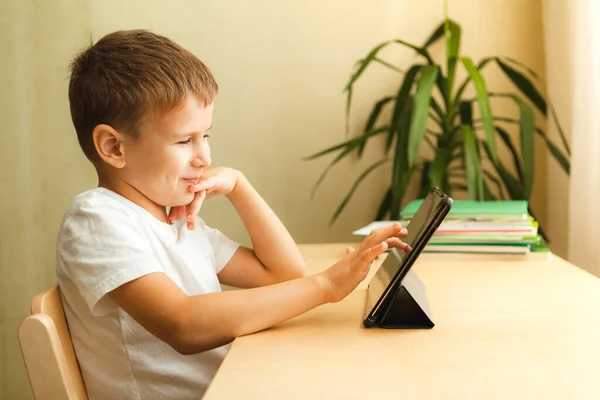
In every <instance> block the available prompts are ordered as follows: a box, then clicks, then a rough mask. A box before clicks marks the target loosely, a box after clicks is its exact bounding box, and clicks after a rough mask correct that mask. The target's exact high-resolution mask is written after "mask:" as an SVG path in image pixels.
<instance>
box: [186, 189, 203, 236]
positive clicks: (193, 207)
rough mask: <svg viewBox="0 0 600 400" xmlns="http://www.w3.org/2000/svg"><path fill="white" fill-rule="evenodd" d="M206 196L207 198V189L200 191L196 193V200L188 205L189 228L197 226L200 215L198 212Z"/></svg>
mask: <svg viewBox="0 0 600 400" xmlns="http://www.w3.org/2000/svg"><path fill="white" fill-rule="evenodd" d="M205 198H206V191H205V190H203V191H202V192H200V193H196V196H194V200H192V202H191V203H190V204H189V205H188V207H187V211H188V214H187V225H188V229H194V228H195V227H196V215H198V212H199V211H200V208H201V207H202V203H203V202H204V199H205Z"/></svg>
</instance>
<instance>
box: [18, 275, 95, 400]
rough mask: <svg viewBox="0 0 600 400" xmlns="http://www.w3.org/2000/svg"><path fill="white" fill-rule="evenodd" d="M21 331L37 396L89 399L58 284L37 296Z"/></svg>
mask: <svg viewBox="0 0 600 400" xmlns="http://www.w3.org/2000/svg"><path fill="white" fill-rule="evenodd" d="M18 334H19V344H20V346H21V353H22V354H23V359H24V361H25V367H26V369H27V374H28V375H29V382H30V383H31V388H32V390H33V395H34V396H35V398H36V400H45V399H48V400H50V399H52V400H63V399H64V400H87V398H88V397H87V393H86V391H85V386H84V384H83V378H82V377H81V371H80V370H79V363H78V362H77V358H76V357H75V351H74V350H73V343H72V342H71V335H70V334H69V328H68V326H67V321H66V319H65V313H64V310H63V306H62V301H61V296H60V289H59V287H58V285H54V286H53V287H52V288H50V289H49V290H47V291H45V292H43V293H40V294H38V295H37V296H36V297H35V298H34V299H33V302H32V303H31V315H30V316H28V317H27V318H25V320H24V321H23V322H22V323H21V325H19V332H18Z"/></svg>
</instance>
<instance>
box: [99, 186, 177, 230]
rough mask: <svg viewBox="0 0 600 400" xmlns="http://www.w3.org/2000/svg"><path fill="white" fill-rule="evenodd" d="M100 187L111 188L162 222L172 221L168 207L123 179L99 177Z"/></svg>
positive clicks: (168, 222)
mask: <svg viewBox="0 0 600 400" xmlns="http://www.w3.org/2000/svg"><path fill="white" fill-rule="evenodd" d="M98 187H102V188H105V189H108V190H111V191H113V192H115V193H117V194H119V195H121V196H123V197H125V198H126V199H127V200H129V201H131V202H133V203H135V204H137V205H138V206H140V207H142V208H143V209H144V210H146V211H148V212H149V213H150V214H152V215H153V216H154V217H155V218H156V219H158V220H159V221H160V222H164V223H165V224H170V223H171V222H170V221H169V219H168V218H167V208H166V207H164V206H161V205H159V204H156V203H154V202H153V201H152V200H150V199H149V198H147V197H146V196H144V194H143V193H141V192H140V191H138V190H137V189H136V188H134V187H133V186H131V185H129V184H128V183H126V182H123V181H113V180H111V179H106V178H103V177H101V176H99V177H98Z"/></svg>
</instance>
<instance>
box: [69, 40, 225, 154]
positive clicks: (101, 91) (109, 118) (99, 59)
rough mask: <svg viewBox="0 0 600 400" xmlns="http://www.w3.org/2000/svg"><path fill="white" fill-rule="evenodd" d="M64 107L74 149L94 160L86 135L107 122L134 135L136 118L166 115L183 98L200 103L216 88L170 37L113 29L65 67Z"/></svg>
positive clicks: (202, 67) (200, 65)
mask: <svg viewBox="0 0 600 400" xmlns="http://www.w3.org/2000/svg"><path fill="white" fill-rule="evenodd" d="M70 69H71V79H70V81H69V103H70V107H71V118H72V120H73V125H74V126H75V130H76V131H77V139H78V140H79V145H80V146H81V149H82V150H83V152H84V154H85V155H86V157H87V158H88V159H89V160H90V161H92V162H94V163H95V162H97V161H99V157H98V154H97V153H96V149H95V147H94V142H93V140H92V131H93V130H94V128H95V127H96V126H97V125H99V124H107V125H110V126H112V127H113V128H115V129H117V130H119V131H122V133H124V134H127V135H130V136H132V137H134V138H135V137H137V135H138V133H139V132H138V128H139V125H140V122H141V120H142V118H143V117H144V116H145V115H147V114H148V113H150V112H167V111H169V110H171V109H173V108H174V107H176V106H177V105H178V104H181V103H182V102H183V101H184V100H185V98H186V97H187V96H188V95H190V94H191V95H194V96H196V97H197V98H198V99H199V101H201V102H203V103H204V105H205V106H206V105H208V104H210V103H212V102H213V100H214V98H215V97H216V95H217V92H218V86H217V83H216V82H215V80H214V78H213V76H212V75H211V73H210V71H209V69H208V68H207V67H206V66H205V65H204V64H203V63H202V62H201V61H200V60H199V59H198V58H196V56H194V55H193V54H192V53H190V52H189V51H187V50H185V49H184V48H182V47H181V46H179V45H178V44H176V43H174V42H173V41H171V40H170V39H168V38H166V37H164V36H160V35H157V34H154V33H151V32H149V31H146V30H129V31H117V32H113V33H110V34H108V35H106V36H104V37H103V38H102V39H100V40H99V41H98V42H97V43H96V44H92V45H91V46H90V47H89V48H87V49H85V50H84V51H82V52H81V53H79V54H78V55H77V56H76V57H75V59H74V60H73V62H72V63H71V65H70Z"/></svg>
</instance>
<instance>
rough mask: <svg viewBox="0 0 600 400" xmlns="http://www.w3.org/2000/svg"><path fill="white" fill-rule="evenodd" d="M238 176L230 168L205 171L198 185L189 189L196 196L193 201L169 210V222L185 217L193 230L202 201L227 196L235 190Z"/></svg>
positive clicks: (239, 174)
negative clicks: (217, 196)
mask: <svg viewBox="0 0 600 400" xmlns="http://www.w3.org/2000/svg"><path fill="white" fill-rule="evenodd" d="M240 176H241V173H240V172H239V171H237V170H235V169H232V168H226V167H217V168H211V169H207V170H205V171H204V173H203V174H202V176H201V177H200V180H199V181H198V183H197V184H195V185H190V187H189V190H190V191H191V192H193V193H195V194H196V195H195V196H194V200H192V202H191V203H190V204H188V205H185V206H178V207H173V208H171V210H170V212H169V221H176V220H178V219H181V218H184V217H185V218H186V219H187V226H188V229H194V228H195V227H196V218H195V216H196V215H197V214H198V212H199V211H200V208H201V207H202V203H203V202H204V200H206V199H209V198H211V197H212V196H215V195H223V196H227V195H228V194H229V193H231V192H232V191H233V189H235V185H236V184H237V181H238V179H239V178H240Z"/></svg>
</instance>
